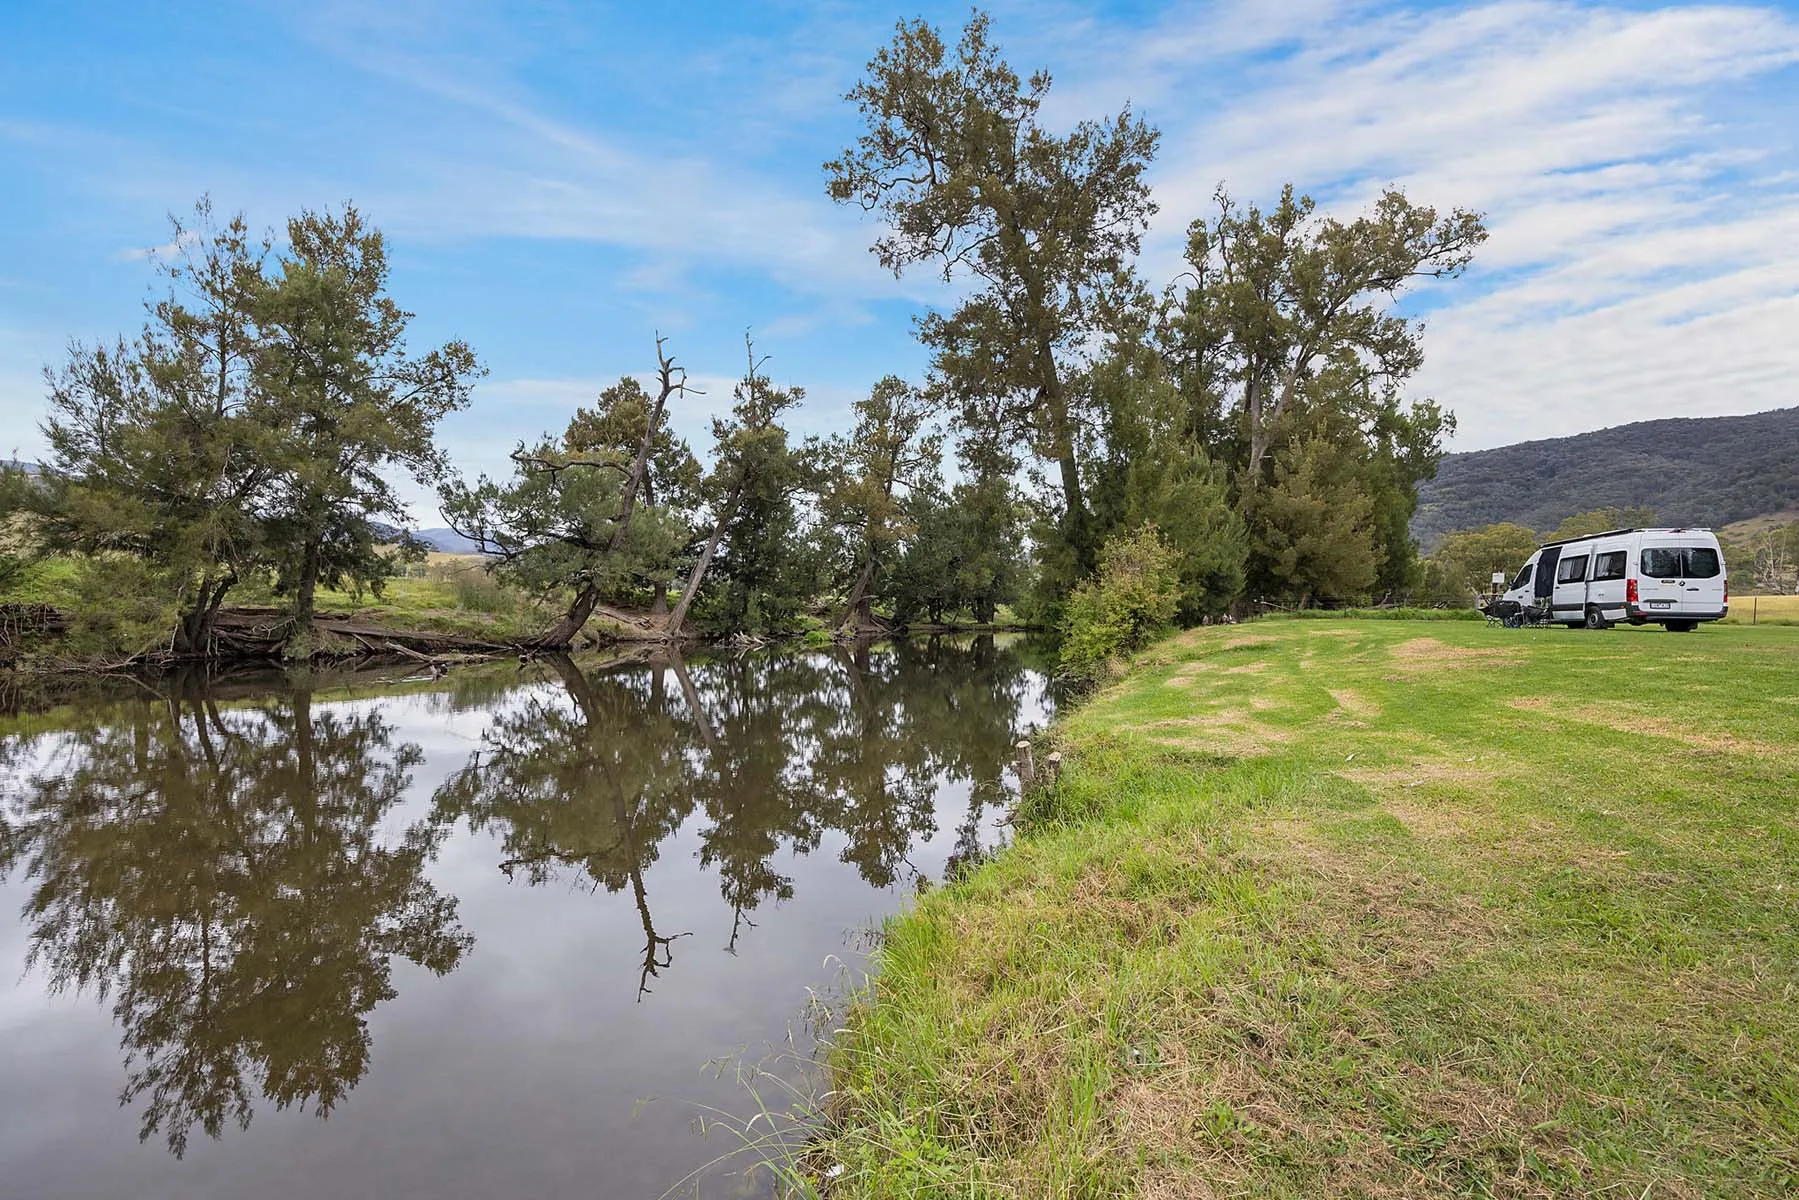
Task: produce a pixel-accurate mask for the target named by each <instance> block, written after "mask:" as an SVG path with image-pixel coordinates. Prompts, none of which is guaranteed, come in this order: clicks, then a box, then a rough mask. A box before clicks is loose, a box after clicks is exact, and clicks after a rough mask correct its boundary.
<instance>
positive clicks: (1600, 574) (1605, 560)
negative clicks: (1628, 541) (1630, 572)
mask: <svg viewBox="0 0 1799 1200" xmlns="http://www.w3.org/2000/svg"><path fill="white" fill-rule="evenodd" d="M1629 557H1630V556H1629V555H1628V554H1626V553H1625V552H1624V551H1623V550H1607V551H1606V552H1605V553H1604V554H1601V555H1599V556H1598V557H1597V558H1595V559H1594V560H1593V582H1594V583H1604V582H1605V581H1606V580H1608V579H1622V578H1624V563H1625V560H1626V559H1628V558H1629Z"/></svg>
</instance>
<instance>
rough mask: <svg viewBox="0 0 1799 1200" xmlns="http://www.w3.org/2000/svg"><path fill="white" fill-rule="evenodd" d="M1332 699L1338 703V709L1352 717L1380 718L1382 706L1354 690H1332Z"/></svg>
mask: <svg viewBox="0 0 1799 1200" xmlns="http://www.w3.org/2000/svg"><path fill="white" fill-rule="evenodd" d="M1329 690H1330V698H1331V699H1332V700H1335V701H1336V702H1337V707H1338V708H1340V709H1342V710H1343V711H1344V712H1346V713H1349V714H1350V715H1351V716H1356V717H1378V716H1380V712H1381V709H1380V705H1379V704H1376V703H1375V702H1374V701H1372V700H1370V699H1368V697H1366V696H1364V695H1362V693H1360V692H1358V691H1356V690H1355V689H1354V688H1331V689H1329Z"/></svg>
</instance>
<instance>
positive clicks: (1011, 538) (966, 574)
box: [885, 427, 1026, 624]
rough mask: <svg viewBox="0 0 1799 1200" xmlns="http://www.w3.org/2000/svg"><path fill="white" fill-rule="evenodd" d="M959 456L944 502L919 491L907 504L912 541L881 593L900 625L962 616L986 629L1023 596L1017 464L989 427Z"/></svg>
mask: <svg viewBox="0 0 1799 1200" xmlns="http://www.w3.org/2000/svg"><path fill="white" fill-rule="evenodd" d="M959 453H960V457H961V460H962V475H963V478H962V481H961V482H959V483H957V484H956V486H955V487H954V488H952V489H950V492H949V494H948V495H947V496H944V495H941V494H939V493H938V492H936V491H935V490H932V489H922V490H916V491H914V492H913V493H912V494H911V495H910V496H909V497H908V498H907V506H906V519H907V520H908V521H909V522H910V524H911V525H912V528H913V535H912V537H911V538H909V539H908V540H907V543H906V547H905V551H904V553H903V554H902V555H901V556H900V559H899V561H898V562H897V563H896V564H895V566H894V569H893V571H892V573H891V575H890V577H889V579H888V587H887V589H886V592H885V595H886V598H887V599H889V600H890V602H891V603H892V604H893V611H894V616H895V618H896V619H898V620H899V621H902V622H907V621H912V620H915V619H917V618H918V617H921V616H922V617H926V618H928V619H929V620H931V621H932V622H934V623H937V624H942V623H943V622H944V621H946V620H948V619H950V618H951V617H954V616H957V615H959V614H961V613H967V614H969V615H970V616H972V617H973V618H974V619H975V620H976V621H980V622H983V623H989V622H992V621H993V620H994V618H995V614H996V613H997V612H998V610H999V608H1000V606H1001V605H1003V604H1006V603H1007V602H1009V601H1012V600H1015V599H1017V598H1018V596H1019V594H1020V592H1021V591H1022V590H1023V586H1024V580H1025V574H1026V562H1025V556H1024V547H1023V541H1024V538H1023V530H1022V525H1023V520H1022V518H1023V506H1022V505H1021V504H1020V502H1019V498H1018V490H1017V485H1016V484H1015V483H1014V482H1013V476H1014V474H1015V473H1016V471H1017V467H1018V462H1017V459H1016V458H1015V457H1014V456H1013V455H1012V453H1011V452H1010V450H1009V449H1008V448H1007V447H1006V446H1005V445H1004V443H1003V441H1002V440H1001V439H1000V438H999V437H997V436H995V435H994V433H993V431H992V430H991V427H989V428H987V429H982V430H975V429H971V430H969V431H968V433H967V435H966V436H965V437H964V438H963V441H962V445H961V447H960V452H959Z"/></svg>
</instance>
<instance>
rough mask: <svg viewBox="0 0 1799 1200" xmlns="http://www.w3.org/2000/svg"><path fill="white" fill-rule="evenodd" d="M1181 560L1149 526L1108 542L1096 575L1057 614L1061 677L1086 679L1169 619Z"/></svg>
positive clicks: (1178, 593)
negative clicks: (1058, 620)
mask: <svg viewBox="0 0 1799 1200" xmlns="http://www.w3.org/2000/svg"><path fill="white" fill-rule="evenodd" d="M1180 598H1181V575H1180V556H1179V554H1178V553H1177V552H1176V551H1175V550H1174V548H1173V547H1171V546H1169V545H1168V543H1166V542H1164V541H1163V540H1162V535H1161V534H1160V533H1159V532H1157V530H1156V527H1155V526H1154V525H1144V526H1143V527H1141V528H1140V529H1137V530H1136V531H1135V532H1132V533H1123V534H1118V535H1115V536H1113V537H1111V538H1109V539H1107V541H1106V544H1105V546H1104V548H1102V549H1101V550H1100V555H1099V575H1098V576H1097V577H1095V578H1093V579H1089V580H1086V581H1085V582H1083V583H1081V584H1080V585H1079V586H1077V587H1076V588H1075V589H1074V591H1073V592H1072V593H1071V594H1070V595H1069V597H1068V603H1067V604H1066V605H1065V606H1064V607H1063V610H1062V650H1061V663H1062V670H1063V672H1064V673H1065V674H1067V675H1071V676H1075V677H1077V678H1087V679H1091V678H1093V677H1095V676H1097V675H1098V674H1100V673H1101V672H1102V671H1103V670H1104V668H1105V666H1106V664H1107V663H1108V662H1110V661H1111V660H1112V659H1114V658H1117V657H1118V656H1120V655H1123V654H1128V653H1130V652H1131V651H1132V650H1135V649H1136V648H1137V647H1138V646H1141V645H1142V644H1143V643H1144V642H1145V641H1146V640H1148V638H1149V637H1150V636H1151V635H1153V634H1154V633H1156V632H1157V631H1158V630H1161V629H1163V628H1165V627H1166V626H1167V625H1168V623H1169V622H1170V621H1172V620H1173V619H1174V614H1175V610H1176V608H1177V607H1178V606H1179V604H1180Z"/></svg>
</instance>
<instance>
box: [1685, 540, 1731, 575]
mask: <svg viewBox="0 0 1799 1200" xmlns="http://www.w3.org/2000/svg"><path fill="white" fill-rule="evenodd" d="M1680 553H1681V561H1680V573H1681V574H1682V575H1684V576H1686V577H1687V578H1688V579H1716V578H1717V577H1718V573H1719V572H1720V571H1722V570H1723V569H1724V568H1723V567H1722V566H1721V565H1720V564H1719V563H1718V552H1717V551H1716V550H1713V549H1712V548H1711V547H1710V546H1688V547H1687V548H1686V549H1684V550H1682V551H1681V552H1680Z"/></svg>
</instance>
